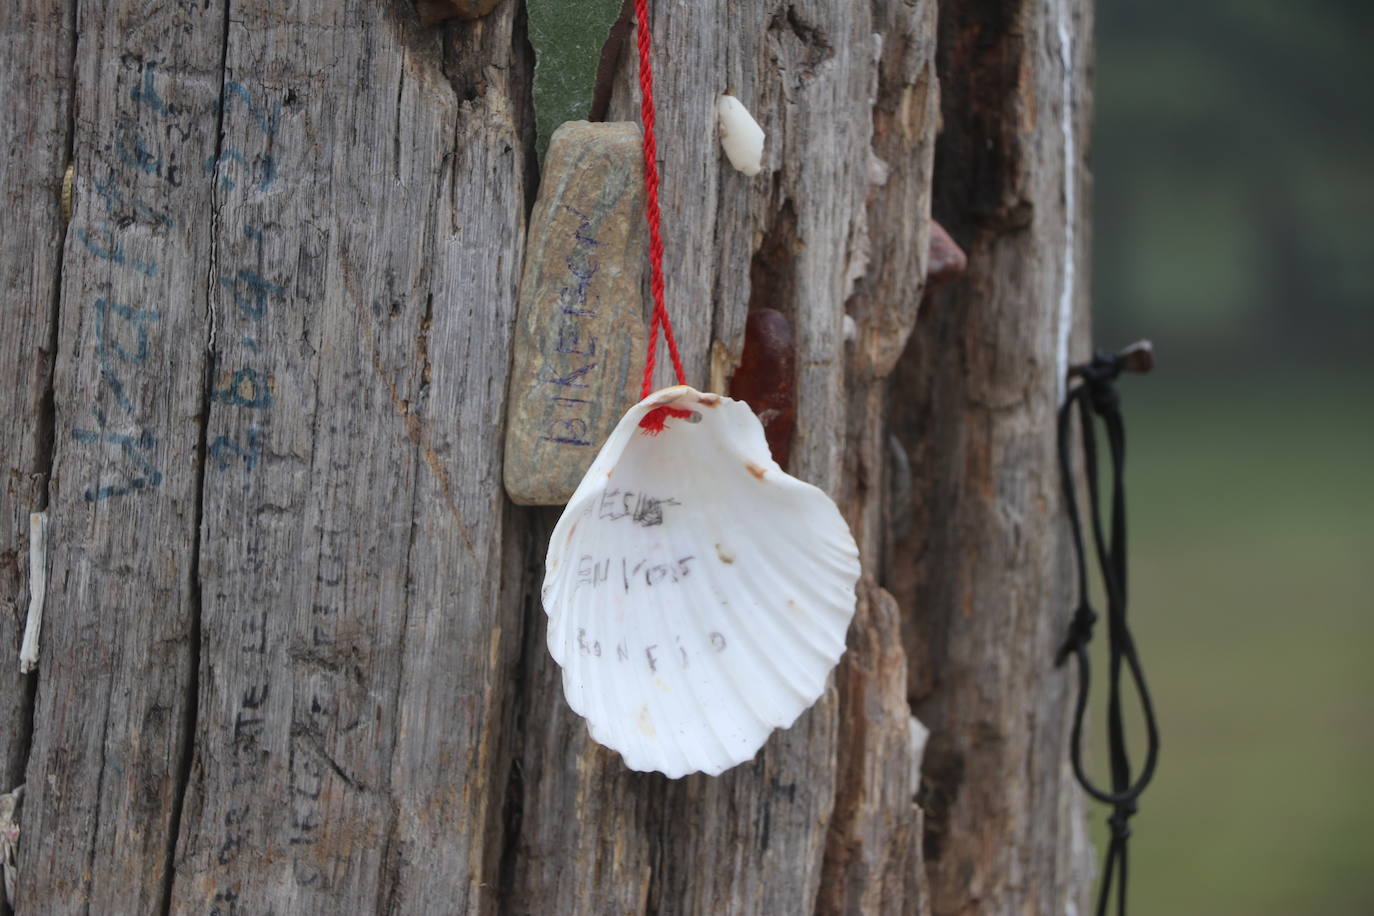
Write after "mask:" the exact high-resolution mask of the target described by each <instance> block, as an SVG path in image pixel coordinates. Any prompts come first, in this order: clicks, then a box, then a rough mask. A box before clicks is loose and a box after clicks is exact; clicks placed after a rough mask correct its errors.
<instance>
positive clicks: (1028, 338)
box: [890, 0, 1092, 914]
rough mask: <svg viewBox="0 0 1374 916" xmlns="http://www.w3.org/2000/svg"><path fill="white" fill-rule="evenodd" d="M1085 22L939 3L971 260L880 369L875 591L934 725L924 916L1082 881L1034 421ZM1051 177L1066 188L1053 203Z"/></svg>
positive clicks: (1058, 593) (1045, 430)
mask: <svg viewBox="0 0 1374 916" xmlns="http://www.w3.org/2000/svg"><path fill="white" fill-rule="evenodd" d="M1090 14H1091V7H1090V4H1088V3H1086V2H1079V0H1066V2H1053V3H1038V2H1006V3H968V4H951V5H949V6H946V7H943V8H942V17H941V24H940V49H941V51H940V54H941V61H940V72H941V74H942V75H943V77H944V81H943V83H942V94H943V99H944V106H943V109H944V132H943V134H942V136H941V138H940V142H939V147H938V151H937V154H936V166H935V181H934V186H935V194H936V199H935V215H936V217H937V218H938V219H939V220H940V222H941V223H942V224H943V225H944V226H946V227H948V228H949V230H950V233H951V234H952V235H953V237H954V238H955V240H956V241H957V242H959V243H960V244H961V245H962V246H963V247H964V248H965V249H966V250H967V251H968V253H969V264H968V270H967V272H966V273H965V274H964V276H963V277H962V278H961V279H960V280H959V281H957V282H955V283H952V284H951V285H950V286H949V287H947V288H946V289H945V290H943V291H942V292H941V293H940V294H938V295H937V296H936V297H935V299H934V301H933V302H932V303H929V304H928V306H927V309H926V311H925V313H924V314H923V315H922V318H921V320H920V321H919V322H918V326H917V330H916V334H915V336H914V338H913V343H912V346H911V349H910V350H909V352H908V353H907V355H906V356H905V357H904V358H903V360H902V362H901V364H900V365H899V368H898V371H897V373H896V377H895V384H896V386H897V388H898V389H900V390H901V391H902V392H903V395H904V396H903V397H902V398H900V399H898V400H897V401H896V402H895V404H894V406H895V408H896V412H895V413H894V416H893V427H894V429H895V431H896V432H897V434H898V436H899V437H900V438H901V440H902V442H903V444H904V446H905V450H906V451H907V453H908V454H909V455H910V456H911V464H912V466H913V468H914V469H915V475H914V480H913V488H912V515H913V521H912V524H911V526H910V531H911V532H912V533H911V535H910V536H909V537H907V538H905V539H902V540H900V541H899V542H898V543H897V544H895V545H894V550H893V554H892V556H893V558H894V562H893V577H892V580H891V585H890V588H891V590H892V591H893V594H894V595H895V596H896V597H897V599H898V601H899V602H900V603H901V605H902V606H903V608H904V609H905V610H906V612H907V613H906V615H905V620H906V621H907V624H906V630H907V640H906V641H907V654H908V657H909V659H910V660H911V666H912V672H913V675H914V676H913V678H912V681H911V693H912V699H913V701H914V702H915V709H916V712H917V714H918V715H919V716H920V717H921V719H922V721H923V722H925V723H926V724H927V725H928V726H929V727H930V729H931V739H930V746H929V748H928V750H927V756H926V761H927V762H926V767H925V778H924V787H923V793H922V802H923V806H924V807H925V809H926V830H927V842H926V864H927V869H928V872H929V874H930V878H931V900H932V909H933V912H934V913H936V914H956V913H957V914H964V913H985V912H994V913H1002V912H1057V911H1062V910H1063V908H1064V906H1065V902H1066V901H1075V899H1076V897H1077V896H1078V895H1079V894H1081V893H1082V890H1083V888H1084V884H1085V882H1084V875H1083V872H1084V869H1083V867H1082V846H1081V845H1080V846H1079V848H1078V849H1075V848H1074V839H1075V835H1076V834H1079V832H1080V829H1081V824H1082V812H1081V810H1080V801H1081V798H1080V795H1079V793H1078V791H1077V789H1076V788H1075V787H1074V785H1073V782H1072V776H1071V775H1070V774H1069V772H1068V771H1067V766H1066V764H1065V757H1066V749H1067V719H1066V709H1067V705H1066V703H1067V699H1068V696H1067V694H1068V691H1069V689H1070V683H1069V672H1068V671H1067V669H1056V668H1055V667H1054V664H1053V659H1054V651H1055V649H1056V648H1057V646H1058V644H1059V641H1060V640H1061V639H1062V634H1063V632H1064V627H1065V626H1066V624H1067V620H1068V617H1069V614H1070V610H1071V607H1070V596H1069V594H1068V591H1067V588H1068V585H1069V582H1070V570H1069V567H1068V553H1067V551H1066V542H1065V541H1066V527H1065V524H1064V522H1063V517H1062V515H1061V511H1060V506H1059V494H1058V478H1057V474H1056V470H1055V466H1056V465H1055V460H1056V459H1055V443H1054V436H1053V435H1052V431H1053V429H1054V420H1055V411H1056V406H1057V399H1058V396H1059V394H1058V392H1059V384H1058V382H1059V379H1058V374H1059V372H1060V371H1062V368H1061V367H1060V366H1058V365H1057V363H1056V359H1055V348H1056V342H1057V339H1058V335H1059V334H1060V333H1061V331H1062V330H1064V328H1063V327H1062V326H1061V320H1060V314H1059V308H1060V302H1061V294H1062V293H1063V292H1064V289H1065V284H1066V283H1068V284H1070V287H1069V294H1070V301H1071V303H1072V305H1073V309H1072V311H1071V313H1070V316H1069V317H1070V319H1071V320H1072V322H1073V327H1075V328H1077V329H1078V330H1077V331H1076V332H1075V333H1074V334H1073V335H1072V338H1071V345H1072V349H1073V351H1074V352H1076V353H1080V354H1081V353H1084V352H1085V351H1086V349H1087V341H1086V337H1085V335H1084V334H1083V333H1082V332H1083V330H1084V322H1083V318H1084V316H1085V315H1086V304H1087V286H1086V283H1085V282H1084V279H1083V278H1084V277H1085V274H1086V271H1085V270H1084V269H1082V267H1081V265H1082V264H1083V263H1085V260H1086V247H1085V246H1086V241H1085V240H1086V237H1087V232H1086V225H1087V213H1088V211H1087V199H1088V196H1089V195H1088V190H1087V188H1086V186H1085V185H1084V184H1082V183H1083V182H1084V177H1085V173H1086V170H1085V168H1084V165H1083V162H1082V160H1081V158H1077V157H1075V158H1074V159H1073V161H1071V162H1070V163H1069V167H1068V172H1067V174H1066V171H1065V146H1064V140H1065V136H1066V131H1067V134H1068V135H1071V136H1072V137H1073V138H1074V139H1075V140H1076V148H1077V150H1078V154H1077V155H1078V156H1081V155H1082V151H1084V150H1085V149H1086V141H1087V127H1088V122H1089V117H1088V116H1089V112H1090V97H1089V94H1088V91H1087V72H1088V69H1087V67H1088V62H1089V61H1090V59H1091V56H1090V55H1091V50H1090V49H1091V45H1090V38H1089V36H1091V34H1092V27H1091V25H1092V24H1091V18H1090ZM1064 36H1067V37H1068V39H1069V42H1070V47H1069V48H1067V49H1066V48H1065V45H1064V42H1063V41H1062V38H1063V37H1064ZM1066 50H1067V52H1068V53H1066ZM1066 77H1067V80H1068V82H1067V87H1068V89H1069V92H1068V93H1067V95H1068V97H1069V98H1068V100H1069V103H1070V104H1069V106H1068V107H1066V106H1065V95H1066V93H1065V88H1066V82H1065V80H1066ZM1066 182H1078V183H1080V184H1078V185H1077V186H1076V187H1075V190H1076V195H1075V197H1076V200H1077V202H1078V207H1077V212H1075V213H1072V214H1070V213H1067V212H1066V210H1065V201H1066V199H1070V196H1069V195H1068V194H1066V191H1065V188H1066ZM1070 220H1072V224H1073V226H1074V227H1075V229H1074V231H1075V239H1076V243H1075V245H1074V248H1073V249H1071V250H1069V249H1068V248H1067V246H1068V241H1067V240H1068V232H1069V230H1068V226H1069V225H1070ZM1066 253H1067V254H1068V256H1069V258H1071V259H1072V260H1066V257H1065V255H1066ZM1070 265H1072V266H1073V267H1075V268H1077V271H1076V275H1077V278H1078V279H1077V281H1076V282H1075V281H1074V280H1073V279H1072V277H1071V276H1070V275H1068V274H1067V273H1066V269H1065V268H1066V267H1067V266H1070ZM899 559H905V560H906V562H898V560H899ZM1077 902H1078V904H1079V905H1080V906H1081V905H1082V904H1083V903H1084V901H1082V900H1078V901H1077Z"/></svg>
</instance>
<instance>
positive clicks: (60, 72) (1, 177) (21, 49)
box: [0, 0, 74, 792]
mask: <svg viewBox="0 0 1374 916" xmlns="http://www.w3.org/2000/svg"><path fill="white" fill-rule="evenodd" d="M73 40H74V38H73V34H72V16H71V11H70V10H69V9H67V8H66V6H56V5H54V4H50V3H43V2H35V0H22V2H17V3H9V4H6V5H5V7H4V9H3V10H0V91H3V92H4V96H5V98H6V99H7V100H8V101H7V104H6V105H5V106H4V110H3V111H0V150H4V151H5V152H4V158H3V159H0V163H2V164H0V205H3V207H4V211H5V212H6V213H9V214H23V219H22V221H20V222H19V223H18V224H17V225H20V226H22V230H23V231H10V232H4V233H0V299H3V301H4V302H5V303H6V307H5V308H4V309H3V310H0V391H4V392H6V395H5V397H4V398H3V399H0V442H4V443H5V447H4V449H3V450H0V455H2V456H3V457H0V475H3V481H4V483H3V485H0V792H8V791H9V790H10V789H12V788H14V787H15V786H16V785H18V784H19V783H21V782H23V781H24V763H25V760H26V758H27V753H28V717H29V702H30V696H29V687H28V685H29V683H30V682H31V681H32V678H27V677H22V676H21V675H20V672H19V666H18V661H17V658H18V653H19V641H20V638H21V636H22V634H23V629H24V615H25V613H26V611H27V609H28V603H29V586H30V582H29V562H28V560H29V558H28V551H29V547H28V539H29V513H30V512H32V511H36V510H39V509H42V508H43V507H44V506H46V505H47V485H48V471H49V469H50V463H51V448H52V444H51V441H52V416H51V404H50V400H49V399H50V397H51V393H52V386H51V374H52V364H53V352H52V349H53V345H52V338H53V335H54V320H55V319H54V307H55V305H56V303H57V298H56V297H57V282H58V271H59V267H60V263H61V250H62V233H63V219H62V214H61V210H60V196H61V188H62V174H63V171H64V169H65V168H66V163H67V136H68V131H69V130H70V129H71V91H72V76H71V46H72V42H73Z"/></svg>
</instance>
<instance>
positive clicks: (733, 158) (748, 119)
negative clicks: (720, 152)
mask: <svg viewBox="0 0 1374 916" xmlns="http://www.w3.org/2000/svg"><path fill="white" fill-rule="evenodd" d="M716 119H717V121H718V122H719V125H720V145H721V146H722V147H724V148H725V155H726V157H727V158H728V159H729V160H730V164H731V165H733V166H734V167H735V168H736V169H738V170H739V171H741V172H743V173H744V174H746V175H757V174H758V173H759V170H760V169H762V168H763V128H762V127H759V122H758V121H755V120H754V116H753V115H751V114H750V113H749V109H747V108H745V107H744V103H743V102H741V101H740V100H739V99H737V98H735V97H734V96H733V95H722V96H721V97H720V101H719V102H717V103H716Z"/></svg>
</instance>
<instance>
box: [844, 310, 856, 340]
mask: <svg viewBox="0 0 1374 916" xmlns="http://www.w3.org/2000/svg"><path fill="white" fill-rule="evenodd" d="M858 337H859V325H858V324H857V323H856V322H855V321H854V316H853V315H850V314H848V313H846V314H845V316H844V340H845V343H853V342H854V341H855V340H857V339H858Z"/></svg>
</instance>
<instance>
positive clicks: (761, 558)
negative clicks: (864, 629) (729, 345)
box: [543, 385, 859, 777]
mask: <svg viewBox="0 0 1374 916" xmlns="http://www.w3.org/2000/svg"><path fill="white" fill-rule="evenodd" d="M658 407H669V408H671V411H672V413H671V414H670V415H669V418H668V419H667V422H666V428H665V429H664V430H663V431H662V432H661V433H659V434H658V435H652V434H649V433H648V432H646V431H645V430H644V429H642V428H641V427H640V421H641V420H642V419H643V418H644V416H645V415H646V414H647V413H649V411H651V410H654V409H655V408H658ZM858 577H859V556H858V549H857V548H856V546H855V544H854V539H853V537H852V536H851V535H850V532H849V528H848V526H847V525H846V524H845V522H844V519H843V517H842V516H841V515H840V512H839V510H838V508H836V506H835V504H834V503H833V502H832V501H831V500H830V498H829V497H828V496H826V495H825V493H823V492H822V491H821V490H819V489H817V488H816V487H814V486H812V485H811V484H808V483H805V482H803V481H800V480H797V479H796V478H794V477H791V476H789V475H787V474H786V473H785V472H784V471H782V469H781V468H779V467H778V465H777V464H776V463H775V462H774V461H773V460H772V458H771V457H770V455H769V452H768V444H767V442H766V441H765V439H764V435H763V427H762V425H761V424H760V423H759V421H758V418H757V417H755V416H754V413H753V411H752V410H750V409H749V407H748V405H746V404H744V403H742V402H739V401H735V400H733V399H731V398H727V397H722V396H720V395H715V394H702V393H701V392H698V391H696V390H695V389H693V388H690V387H687V386H685V385H683V386H676V387H673V388H665V389H663V390H661V391H658V392H655V393H654V394H652V395H650V396H649V397H648V398H645V399H644V400H643V401H641V402H640V403H639V404H637V405H635V406H634V407H633V408H631V409H630V410H629V411H628V412H627V413H626V414H625V416H624V417H623V418H622V419H621V421H620V423H619V424H618V425H617V426H616V428H615V430H614V432H612V433H611V436H610V438H608V439H607V441H606V444H605V445H604V446H602V449H601V451H600V453H599V454H598V455H597V458H596V460H595V461H594V462H593V463H592V466H591V468H590V469H588V471H587V474H586V476H585V477H583V479H582V483H581V484H580V485H579V486H578V488H577V491H576V492H575V493H574V494H573V496H572V499H571V500H569V502H568V505H567V507H566V508H565V510H564V512H563V515H562V517H561V518H560V519H559V522H558V525H557V527H556V528H555V529H554V532H553V536H552V537H551V539H550V542H549V550H548V555H547V558H546V561H545V575H544V587H543V601H544V609H545V612H546V613H547V614H548V618H549V622H548V623H549V625H548V646H549V652H550V654H551V655H552V656H553V658H554V660H555V661H556V662H557V663H558V664H559V666H560V667H561V668H562V671H563V691H564V695H565V696H566V697H567V701H568V705H569V706H570V707H572V709H573V711H574V712H576V713H577V714H578V715H580V716H582V717H583V718H585V719H586V720H587V725H588V729H589V731H590V734H591V736H592V738H593V739H595V740H596V741H597V742H599V743H601V744H603V745H606V746H607V747H610V748H612V749H614V750H616V751H618V752H619V753H620V754H621V755H622V757H623V758H624V760H625V764H626V765H627V766H628V767H630V768H631V769H635V770H646V771H647V770H657V771H660V772H662V773H665V774H666V775H668V776H670V777H678V776H682V775H685V774H687V773H692V772H698V771H701V772H706V773H710V774H713V775H715V774H719V773H721V772H723V771H724V770H726V769H728V768H730V767H732V766H735V765H736V764H739V763H742V762H744V761H746V760H749V759H752V758H753V756H754V755H755V754H756V753H757V751H758V749H759V747H761V746H762V745H763V742H764V741H765V740H766V739H767V737H768V735H769V734H770V733H771V732H772V731H773V729H775V728H785V727H788V726H790V725H791V724H792V723H793V722H795V721H796V719H797V717H798V716H799V715H800V714H801V713H802V712H803V711H805V710H806V709H807V708H808V707H810V706H811V704H812V703H814V702H815V701H816V700H817V699H818V698H819V697H820V695H821V693H822V692H823V691H824V689H825V684H826V679H827V677H828V675H829V673H830V671H831V669H832V668H834V666H835V664H836V663H837V662H838V661H839V658H840V655H841V654H842V653H843V651H844V640H845V632H846V631H847V629H848V627H849V622H850V620H851V619H852V617H853V614H854V602H855V598H854V585H855V582H856V581H857V580H858Z"/></svg>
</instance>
